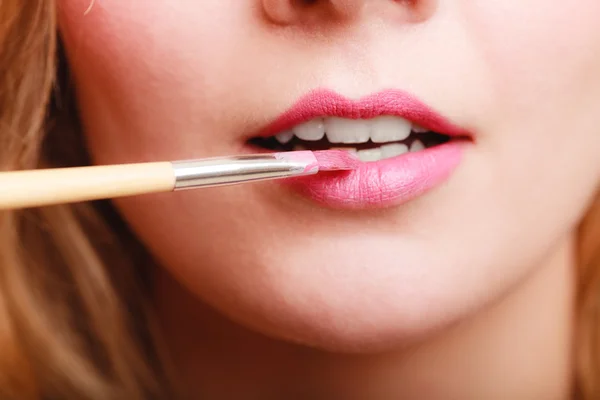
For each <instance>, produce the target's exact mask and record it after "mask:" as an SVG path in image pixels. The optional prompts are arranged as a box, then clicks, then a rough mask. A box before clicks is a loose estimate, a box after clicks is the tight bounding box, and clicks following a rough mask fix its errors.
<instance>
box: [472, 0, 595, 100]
mask: <svg viewBox="0 0 600 400" xmlns="http://www.w3.org/2000/svg"><path fill="white" fill-rule="evenodd" d="M465 3H469V6H467V5H465V6H464V9H465V10H464V13H465V20H466V21H467V22H466V24H467V26H468V27H469V28H470V30H471V32H470V34H469V37H470V38H473V39H474V40H477V41H478V45H477V46H478V48H479V49H480V50H481V54H482V55H483V57H484V58H485V60H486V62H487V68H488V69H489V71H491V77H492V79H493V80H494V84H495V92H496V93H498V94H501V96H499V97H500V98H502V99H504V101H505V102H506V104H505V106H508V105H509V104H512V106H510V107H513V108H514V107H515V106H517V107H524V106H525V105H529V106H530V107H531V104H536V106H538V105H541V106H542V107H543V106H544V103H560V101H558V102H557V101H555V100H557V99H560V98H561V97H564V94H565V93H574V92H581V93H580V94H581V95H583V94H584V93H586V92H589V91H590V89H592V88H593V89H594V90H597V89H598V85H593V84H592V85H591V86H592V87H590V83H593V82H598V81H600V79H599V76H600V72H599V71H600V27H599V25H598V21H600V2H598V1H596V0H581V1H579V2H578V4H577V6H576V7H569V6H567V5H566V4H565V3H564V1H559V0H532V1H528V2H526V3H521V2H489V1H487V0H477V1H465ZM596 93H597V92H596ZM547 96H551V97H550V99H552V100H553V101H552V102H548V101H547V100H548V99H549V98H548V97H547ZM540 100H546V101H540ZM532 101H534V103H532ZM568 101H573V99H572V98H570V99H568ZM510 107H508V108H510Z"/></svg>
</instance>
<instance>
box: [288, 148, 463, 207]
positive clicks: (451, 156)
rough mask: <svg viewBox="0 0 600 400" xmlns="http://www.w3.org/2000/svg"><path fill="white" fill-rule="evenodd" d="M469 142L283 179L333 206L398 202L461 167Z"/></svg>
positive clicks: (434, 185)
mask: <svg viewBox="0 0 600 400" xmlns="http://www.w3.org/2000/svg"><path fill="white" fill-rule="evenodd" d="M464 146H465V142H461V141H451V142H448V143H445V144H443V145H439V146H435V147H431V148H429V149H426V150H423V151H419V152H415V153H406V154H403V155H400V156H397V157H393V158H388V159H385V160H381V161H377V162H370V163H362V164H361V166H360V167H359V168H358V169H356V170H353V171H343V172H323V173H319V174H317V175H311V176H306V177H301V178H294V179H289V180H286V181H282V182H283V183H284V184H285V185H287V186H288V187H291V188H292V190H294V191H296V192H297V193H299V194H300V195H301V196H303V197H307V198H309V199H310V200H312V201H315V202H317V203H319V204H322V205H324V206H327V207H331V208H340V209H372V208H384V207H390V206H397V205H400V204H403V203H406V202H408V201H410V200H413V199H415V198H417V197H419V196H421V195H423V194H425V193H426V192H428V191H429V190H431V189H434V188H435V187H437V186H439V185H441V184H442V183H444V182H445V181H446V180H447V179H448V178H449V177H450V176H451V175H452V172H453V171H454V170H455V169H456V168H457V167H458V165H459V164H460V161H461V159H462V155H463V151H464Z"/></svg>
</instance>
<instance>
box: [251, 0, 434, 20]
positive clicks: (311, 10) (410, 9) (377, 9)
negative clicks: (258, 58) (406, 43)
mask: <svg viewBox="0 0 600 400" xmlns="http://www.w3.org/2000/svg"><path fill="white" fill-rule="evenodd" d="M260 1H261V2H262V8H263V10H264V12H265V15H266V16H267V18H268V19H270V20H271V21H272V22H274V23H277V24H280V25H291V24H300V23H307V22H322V21H324V20H331V21H337V22H340V21H349V20H356V19H359V18H360V17H361V16H362V15H364V14H366V13H369V12H370V13H378V14H380V15H383V16H386V15H387V16H389V15H402V16H403V17H404V19H413V20H416V19H422V18H420V17H419V16H421V17H422V15H423V12H424V10H429V9H431V6H432V3H433V2H435V1H436V0H260Z"/></svg>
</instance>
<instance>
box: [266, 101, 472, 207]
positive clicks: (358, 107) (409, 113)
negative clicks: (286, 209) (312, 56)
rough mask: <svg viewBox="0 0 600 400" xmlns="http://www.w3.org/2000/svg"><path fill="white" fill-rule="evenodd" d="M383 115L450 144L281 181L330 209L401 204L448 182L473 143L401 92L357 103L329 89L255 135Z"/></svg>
mask: <svg viewBox="0 0 600 400" xmlns="http://www.w3.org/2000/svg"><path fill="white" fill-rule="evenodd" d="M381 116H395V117H400V118H403V119H405V120H408V121H410V122H411V123H412V124H413V126H418V127H419V129H423V128H424V130H426V131H429V133H432V132H435V134H436V135H442V136H443V137H445V138H446V139H447V140H442V141H439V143H438V142H436V144H435V145H433V146H432V147H429V148H427V149H424V150H423V149H419V150H420V151H415V152H406V153H404V154H401V155H398V156H394V157H391V158H386V159H382V160H379V161H375V162H362V163H361V165H360V167H359V168H358V169H356V170H354V171H350V172H336V173H321V174H318V175H314V176H309V177H302V178H297V179H291V180H287V181H282V182H283V184H284V185H285V186H286V187H287V188H289V189H291V190H293V191H294V192H296V193H297V194H299V195H301V196H303V197H306V198H308V199H310V200H312V201H314V202H317V203H319V204H321V205H324V206H327V207H333V208H345V209H365V208H382V207H389V206H394V205H400V204H403V203H405V202H407V201H410V200H412V199H415V198H416V197H419V196H420V195H422V194H424V193H426V192H427V191H429V190H431V189H433V188H435V187H437V186H438V185H440V184H442V183H443V182H444V181H446V180H447V179H448V178H449V177H450V176H451V175H452V172H453V171H454V170H455V169H456V167H458V165H460V161H461V160H462V155H463V152H464V149H465V146H466V145H468V144H469V143H471V142H472V135H471V134H470V133H469V132H468V131H466V130H465V129H463V128H461V127H459V126H456V125H454V124H452V123H451V122H449V121H448V120H447V119H446V118H444V117H443V116H442V115H440V114H439V113H437V112H436V111H434V110H433V109H431V108H430V107H428V106H427V105H425V104H424V103H422V102H421V101H419V100H418V99H416V98H414V97H413V96H411V95H410V94H407V93H405V92H402V91H398V90H388V91H384V92H380V93H376V94H373V95H370V96H368V97H364V98H362V99H360V100H358V101H354V100H350V99H348V98H345V97H343V96H341V95H339V94H337V93H335V92H332V91H329V90H316V91H314V92H312V93H309V94H308V95H306V96H304V97H302V98H301V99H300V100H299V101H298V102H297V103H296V104H295V105H294V106H293V107H291V108H290V109H289V110H287V111H286V112H284V113H283V114H282V115H281V116H280V117H279V118H277V119H276V120H275V121H274V122H273V123H272V124H270V125H269V126H268V127H267V128H266V129H264V130H262V131H261V132H259V133H258V134H257V135H255V137H260V138H270V137H274V136H275V135H276V134H278V133H281V132H284V131H289V130H291V129H292V128H294V127H296V126H298V125H300V124H302V123H305V122H307V121H311V120H313V119H315V118H324V117H325V118H327V117H337V118H345V119H348V120H372V119H374V118H377V117H381ZM411 137H412V136H411ZM413 140H414V139H413ZM369 143H370V142H369ZM311 144H312V143H311ZM321 145H322V143H321ZM331 147H334V146H331ZM335 147H337V146H335Z"/></svg>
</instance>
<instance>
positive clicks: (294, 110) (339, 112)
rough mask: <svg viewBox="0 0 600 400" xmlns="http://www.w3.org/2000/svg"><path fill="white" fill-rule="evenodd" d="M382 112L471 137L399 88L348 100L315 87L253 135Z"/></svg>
mask: <svg viewBox="0 0 600 400" xmlns="http://www.w3.org/2000/svg"><path fill="white" fill-rule="evenodd" d="M382 115H392V116H398V117H402V118H404V119H406V120H408V121H410V122H412V123H413V124H414V125H418V126H420V127H423V128H426V129H427V130H430V131H433V132H436V133H440V134H443V135H447V136H454V137H456V136H460V137H469V136H471V135H470V133H469V132H467V131H466V130H465V129H464V128H461V127H459V126H457V125H455V124H453V123H451V122H450V121H449V120H448V119H446V118H445V117H443V116H442V115H441V114H439V113H438V112H436V111H435V110H433V109H432V108H430V107H429V106H427V105H425V104H424V103H423V102H421V101H420V100H418V99H417V98H415V97H414V96H412V95H410V94H408V93H406V92H403V91H400V90H386V91H382V92H379V93H374V94H372V95H369V96H366V97H363V98H361V99H359V100H351V99H349V98H346V97H344V96H342V95H340V94H338V93H336V92H333V91H330V90H326V89H319V90H315V91H312V92H310V93H308V94H307V95H305V96H303V97H302V98H300V99H299V100H298V101H297V102H296V103H295V104H294V105H293V106H292V107H291V108H289V109H288V110H287V111H285V112H284V113H283V114H281V115H280V116H279V117H278V118H276V119H275V121H273V122H272V123H271V124H270V125H269V126H267V127H266V128H265V129H263V130H262V131H260V132H259V133H258V134H257V135H254V137H257V136H259V137H269V136H274V135H275V134H277V133H279V132H283V131H285V130H289V129H291V128H293V127H294V126H296V125H299V124H301V123H303V122H306V121H310V120H311V119H314V118H318V117H339V118H348V119H371V118H375V117H378V116H382Z"/></svg>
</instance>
